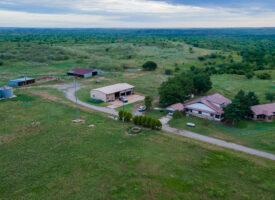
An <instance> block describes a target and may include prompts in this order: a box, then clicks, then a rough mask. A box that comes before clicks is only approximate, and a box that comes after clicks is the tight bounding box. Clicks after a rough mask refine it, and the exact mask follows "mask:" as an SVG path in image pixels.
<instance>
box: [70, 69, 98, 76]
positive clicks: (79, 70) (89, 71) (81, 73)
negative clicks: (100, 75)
mask: <svg viewBox="0 0 275 200" xmlns="http://www.w3.org/2000/svg"><path fill="white" fill-rule="evenodd" d="M93 71H94V69H87V68H76V69H74V70H72V72H74V73H75V74H79V75H85V74H88V73H91V72H93Z"/></svg>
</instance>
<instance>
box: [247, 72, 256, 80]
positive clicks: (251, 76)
mask: <svg viewBox="0 0 275 200" xmlns="http://www.w3.org/2000/svg"><path fill="white" fill-rule="evenodd" d="M245 76H246V78H247V79H251V78H253V76H254V72H246V74H245Z"/></svg>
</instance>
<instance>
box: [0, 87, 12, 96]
mask: <svg viewBox="0 0 275 200" xmlns="http://www.w3.org/2000/svg"><path fill="white" fill-rule="evenodd" d="M0 96H1V98H11V97H12V96H13V89H12V88H11V87H8V86H4V87H1V88H0Z"/></svg>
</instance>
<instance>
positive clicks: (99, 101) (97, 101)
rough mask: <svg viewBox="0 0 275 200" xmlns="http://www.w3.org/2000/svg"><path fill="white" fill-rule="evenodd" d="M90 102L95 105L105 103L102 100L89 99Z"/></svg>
mask: <svg viewBox="0 0 275 200" xmlns="http://www.w3.org/2000/svg"><path fill="white" fill-rule="evenodd" d="M89 102H91V103H94V104H100V103H103V101H102V100H101V99H89Z"/></svg>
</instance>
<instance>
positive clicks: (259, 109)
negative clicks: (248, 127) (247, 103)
mask: <svg viewBox="0 0 275 200" xmlns="http://www.w3.org/2000/svg"><path fill="white" fill-rule="evenodd" d="M251 110H252V112H253V113H254V114H255V115H266V116H273V115H274V113H275V103H269V104H262V105H256V106H251Z"/></svg>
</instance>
